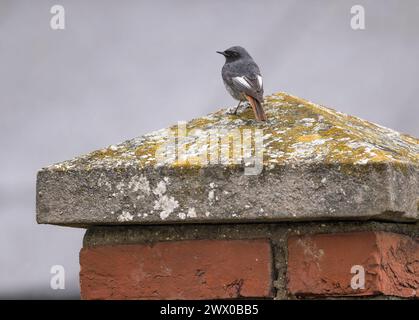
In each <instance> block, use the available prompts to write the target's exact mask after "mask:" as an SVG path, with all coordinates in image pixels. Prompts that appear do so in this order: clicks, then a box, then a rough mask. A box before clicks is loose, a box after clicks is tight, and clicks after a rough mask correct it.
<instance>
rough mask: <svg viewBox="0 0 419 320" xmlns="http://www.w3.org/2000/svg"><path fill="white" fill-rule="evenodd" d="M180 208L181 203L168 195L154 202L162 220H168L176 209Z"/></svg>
mask: <svg viewBox="0 0 419 320" xmlns="http://www.w3.org/2000/svg"><path fill="white" fill-rule="evenodd" d="M178 207H179V203H178V202H177V201H176V200H175V199H174V198H173V197H168V196H167V195H162V196H160V197H159V198H158V199H157V200H156V201H155V202H154V209H155V210H160V218H161V219H162V220H164V219H166V218H167V217H168V216H169V215H170V214H171V213H172V212H173V211H175V209H176V208H178Z"/></svg>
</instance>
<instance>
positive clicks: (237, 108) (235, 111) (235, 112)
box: [233, 100, 242, 114]
mask: <svg viewBox="0 0 419 320" xmlns="http://www.w3.org/2000/svg"><path fill="white" fill-rule="evenodd" d="M241 103H242V101H241V100H240V101H239V104H238V105H237V107H236V110H234V112H233V114H237V110H239V107H240V104H241Z"/></svg>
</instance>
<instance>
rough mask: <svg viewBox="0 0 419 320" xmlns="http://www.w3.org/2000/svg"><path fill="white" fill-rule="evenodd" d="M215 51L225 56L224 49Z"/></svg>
mask: <svg viewBox="0 0 419 320" xmlns="http://www.w3.org/2000/svg"><path fill="white" fill-rule="evenodd" d="M215 52H217V53H219V54H222V55H223V56H224V57H225V56H226V54H225V52H224V51H215Z"/></svg>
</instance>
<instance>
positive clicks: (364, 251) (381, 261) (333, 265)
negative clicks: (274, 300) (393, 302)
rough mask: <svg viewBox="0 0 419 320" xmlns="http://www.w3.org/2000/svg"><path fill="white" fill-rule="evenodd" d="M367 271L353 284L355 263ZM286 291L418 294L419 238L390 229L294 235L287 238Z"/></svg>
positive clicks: (409, 295) (368, 294)
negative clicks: (358, 284) (359, 285)
mask: <svg viewBox="0 0 419 320" xmlns="http://www.w3.org/2000/svg"><path fill="white" fill-rule="evenodd" d="M354 265H361V266H363V268H364V270H365V288H364V289H356V290H354V289H352V287H351V279H352V277H353V276H354V274H351V268H352V266H354ZM287 277H288V290H289V292H290V293H292V294H293V295H297V296H316V295H320V296H358V295H361V296H371V295H389V296H399V297H415V296H416V297H418V296H419V242H418V241H417V240H415V239H412V238H410V237H408V236H405V235H400V234H394V233H386V232H353V233H338V234H317V235H307V236H293V237H290V238H289V240H288V272H287Z"/></svg>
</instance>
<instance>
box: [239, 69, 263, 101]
mask: <svg viewBox="0 0 419 320" xmlns="http://www.w3.org/2000/svg"><path fill="white" fill-rule="evenodd" d="M232 81H233V84H234V86H235V87H236V88H237V89H238V90H239V91H242V92H243V93H245V94H247V95H248V96H251V97H253V98H255V99H257V100H259V101H263V80H262V76H261V75H260V74H251V75H242V76H236V77H233V78H232Z"/></svg>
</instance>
